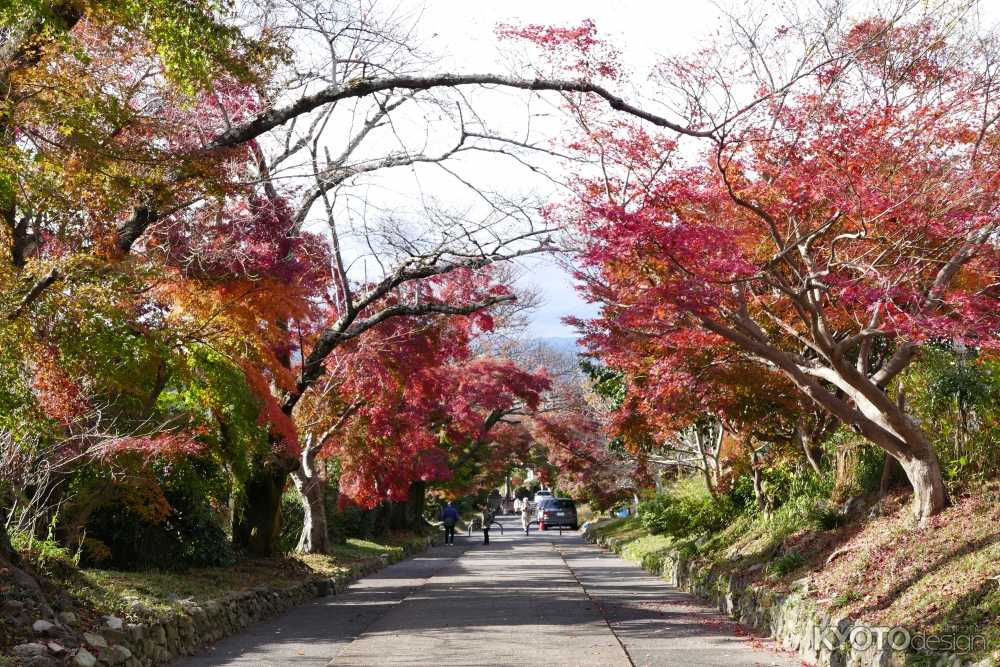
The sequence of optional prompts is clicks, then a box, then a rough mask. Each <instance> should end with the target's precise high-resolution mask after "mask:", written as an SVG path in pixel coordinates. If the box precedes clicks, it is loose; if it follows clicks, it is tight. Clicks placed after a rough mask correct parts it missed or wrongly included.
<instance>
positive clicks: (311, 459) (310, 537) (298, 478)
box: [292, 441, 330, 554]
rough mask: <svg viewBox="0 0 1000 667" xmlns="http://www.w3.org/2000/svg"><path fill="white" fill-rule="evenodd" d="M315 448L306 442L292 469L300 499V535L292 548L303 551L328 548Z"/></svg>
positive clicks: (323, 478)
mask: <svg viewBox="0 0 1000 667" xmlns="http://www.w3.org/2000/svg"><path fill="white" fill-rule="evenodd" d="M317 453H318V450H317V449H316V448H315V447H314V446H313V443H312V442H311V441H307V444H306V446H305V447H304V448H303V451H302V466H301V467H300V468H299V469H298V470H295V471H293V472H292V482H293V483H294V484H295V489H296V490H297V491H298V492H299V497H300V499H301V500H302V510H303V517H302V534H301V535H300V536H299V543H298V546H296V547H295V550H296V551H298V552H299V553H304V554H325V553H329V551H330V537H329V535H330V533H329V524H328V522H327V516H326V483H327V479H326V475H324V474H323V471H322V470H321V469H320V468H321V464H320V466H319V467H318V466H317V460H316V455H317Z"/></svg>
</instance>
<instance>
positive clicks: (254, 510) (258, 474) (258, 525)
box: [233, 464, 288, 556]
mask: <svg viewBox="0 0 1000 667" xmlns="http://www.w3.org/2000/svg"><path fill="white" fill-rule="evenodd" d="M287 482H288V472H287V471H286V469H285V468H284V467H281V466H279V465H274V464H266V465H264V466H260V467H257V468H255V469H254V471H253V472H252V473H251V475H250V478H249V479H248V480H247V483H246V487H245V488H246V501H245V503H244V506H243V511H242V512H240V513H239V514H238V515H237V517H236V521H235V523H234V524H233V543H234V544H235V545H236V546H237V547H239V548H241V549H243V550H244V551H246V552H247V553H249V554H252V555H254V556H273V555H274V553H275V548H276V546H277V544H278V537H279V535H280V532H281V494H282V492H283V491H284V490H285V484H286V483H287Z"/></svg>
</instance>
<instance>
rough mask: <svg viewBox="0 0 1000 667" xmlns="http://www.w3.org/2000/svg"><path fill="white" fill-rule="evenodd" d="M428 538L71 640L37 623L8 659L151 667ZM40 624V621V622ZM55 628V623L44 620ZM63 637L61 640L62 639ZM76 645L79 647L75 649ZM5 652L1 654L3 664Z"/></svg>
mask: <svg viewBox="0 0 1000 667" xmlns="http://www.w3.org/2000/svg"><path fill="white" fill-rule="evenodd" d="M434 541H435V538H433V537H427V538H425V540H424V541H423V543H421V544H419V545H418V546H416V547H415V548H414V547H410V546H409V545H407V546H406V547H404V549H403V553H402V554H401V555H396V554H392V553H388V554H383V555H382V556H380V557H379V558H377V559H374V560H372V561H368V562H365V563H362V564H357V565H355V566H353V567H352V568H351V570H350V571H346V572H342V573H339V574H338V575H337V576H336V577H331V578H327V579H323V578H316V579H311V580H308V581H303V582H302V583H299V584H295V585H293V586H288V587H285V588H272V587H269V586H259V587H257V588H254V589H252V590H247V591H241V592H239V593H233V594H230V595H228V596H225V597H223V598H220V599H217V600H212V601H209V602H205V603H193V602H192V603H187V604H182V607H181V609H179V610H177V611H176V612H174V613H172V614H169V615H166V616H162V617H160V618H159V619H157V620H155V621H151V622H147V623H123V622H122V620H121V619H119V618H117V617H114V616H108V617H105V627H102V628H100V629H97V630H92V631H91V632H84V633H82V636H80V637H74V638H73V640H72V641H70V642H67V641H65V639H59V641H52V640H51V639H52V638H47V637H46V634H47V633H48V631H47V629H45V628H41V627H39V628H36V631H37V632H38V634H39V635H40V636H41V637H40V639H39V640H37V641H35V642H32V643H29V644H21V645H19V646H15V647H14V649H13V651H12V655H11V656H10V658H12V659H13V661H14V664H17V665H24V666H26V667H27V666H31V667H48V666H50V665H57V664H70V665H76V666H77V667H107V666H110V665H115V666H119V665H120V666H123V667H150V666H152V665H160V664H163V663H166V662H169V661H170V660H173V659H174V658H177V657H179V656H182V655H189V654H192V653H195V652H196V651H197V650H198V649H200V648H201V647H203V646H205V645H207V644H210V643H212V642H215V641H218V640H220V639H222V638H223V637H227V636H229V635H233V634H236V633H238V632H240V631H241V630H243V629H245V628H246V627H247V626H249V625H251V624H252V623H255V622H257V621H260V620H263V619H266V618H270V617H272V616H275V615H277V614H280V613H281V612H283V611H285V610H286V609H288V608H290V607H294V606H295V605H298V604H302V603H304V602H307V601H309V600H311V599H314V598H316V597H323V596H326V595H333V594H336V593H340V592H342V591H343V590H344V589H345V588H346V587H347V586H348V585H349V584H351V583H353V582H354V581H356V580H357V579H359V578H361V577H364V576H366V575H368V574H371V573H373V572H376V571H377V570H380V569H382V568H383V567H385V566H387V565H390V564H392V563H394V562H397V561H400V560H402V559H404V558H406V557H408V556H411V555H413V554H414V553H419V552H420V551H423V550H424V549H426V548H427V547H428V546H430V545H431V544H433V543H434ZM38 623H42V621H39V622H38ZM46 625H47V626H48V627H51V628H53V630H55V629H56V628H57V626H55V625H54V624H52V623H46ZM60 642H61V643H60ZM76 646H79V648H77V647H76ZM4 664H7V663H5V662H4V656H0V665H4Z"/></svg>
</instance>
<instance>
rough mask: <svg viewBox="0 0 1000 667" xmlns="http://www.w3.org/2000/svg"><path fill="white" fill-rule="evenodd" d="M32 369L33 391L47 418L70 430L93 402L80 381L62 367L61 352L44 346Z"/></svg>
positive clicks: (33, 362) (40, 349)
mask: <svg viewBox="0 0 1000 667" xmlns="http://www.w3.org/2000/svg"><path fill="white" fill-rule="evenodd" d="M31 366H32V378H31V388H32V391H33V392H34V394H35V400H37V401H38V406H39V407H40V408H41V409H42V412H44V413H45V415H46V416H47V417H49V418H50V419H54V420H55V421H57V422H59V423H60V424H61V425H62V426H69V425H71V424H73V423H74V422H75V421H77V420H78V419H80V418H81V417H83V416H84V415H86V414H87V413H88V411H89V410H90V402H89V400H88V398H87V395H86V392H85V391H84V389H83V387H82V386H81V384H80V381H79V380H78V379H76V378H74V377H73V376H72V375H71V374H70V373H68V372H67V371H66V370H64V369H63V368H62V367H61V366H60V354H59V350H58V349H56V348H55V347H52V346H47V345H43V346H41V347H40V348H39V349H38V350H36V353H35V355H34V359H33V360H32V362H31Z"/></svg>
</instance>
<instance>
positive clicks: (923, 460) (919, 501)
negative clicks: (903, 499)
mask: <svg viewBox="0 0 1000 667" xmlns="http://www.w3.org/2000/svg"><path fill="white" fill-rule="evenodd" d="M899 464H900V465H901V466H902V467H903V472H905V473H906V479H908V480H909V481H910V486H912V487H913V514H914V516H915V517H916V519H917V521H918V522H919V523H920V524H921V525H924V524H925V523H926V522H927V520H928V519H929V518H930V517H932V516H934V515H935V514H937V513H938V512H940V511H941V510H942V509H944V508H945V506H946V505H947V503H948V496H947V493H946V492H945V488H944V477H943V475H942V474H941V464H940V462H939V461H938V458H937V454H936V453H935V452H934V448H933V447H931V446H930V445H929V444H928V445H927V446H926V448H925V449H924V451H922V452H918V453H914V454H913V455H912V456H911V457H910V458H908V459H906V460H902V461H900V462H899Z"/></svg>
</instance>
